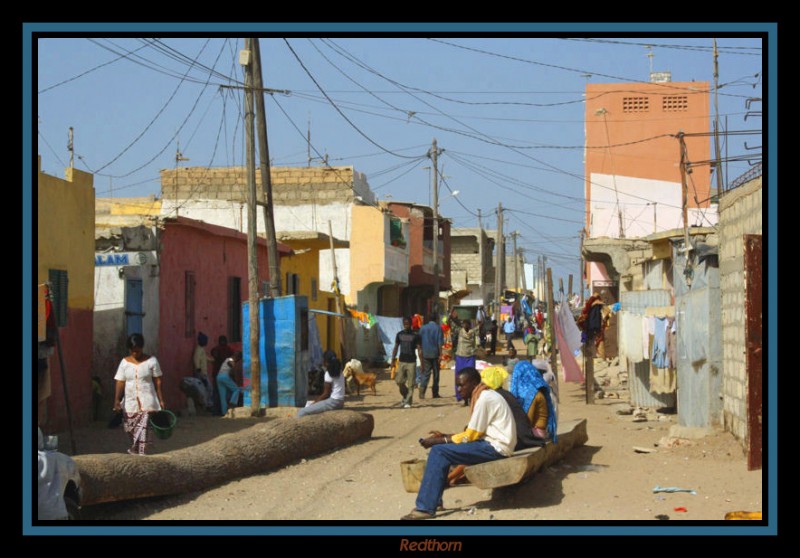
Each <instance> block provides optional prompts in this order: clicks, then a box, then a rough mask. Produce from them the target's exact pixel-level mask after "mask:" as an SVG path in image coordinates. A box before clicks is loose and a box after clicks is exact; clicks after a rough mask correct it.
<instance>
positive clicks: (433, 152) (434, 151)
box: [428, 138, 444, 314]
mask: <svg viewBox="0 0 800 558" xmlns="http://www.w3.org/2000/svg"><path fill="white" fill-rule="evenodd" d="M443 152H444V149H438V148H437V147H436V138H433V145H432V146H431V149H430V151H428V157H430V159H431V163H432V165H433V173H431V174H432V176H433V178H432V181H431V188H432V189H433V234H432V237H433V305H432V308H433V311H434V312H435V313H436V314H438V313H439V181H438V176H439V169H438V168H437V166H436V165H437V162H438V157H439V155H441V154H442V153H443Z"/></svg>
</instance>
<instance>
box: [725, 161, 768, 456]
mask: <svg viewBox="0 0 800 558" xmlns="http://www.w3.org/2000/svg"><path fill="white" fill-rule="evenodd" d="M761 211H762V205H761V178H760V177H759V178H757V179H755V180H753V181H751V182H748V183H747V184H745V185H744V186H740V187H739V188H736V189H735V190H732V191H731V192H729V193H727V194H724V195H723V196H722V198H721V199H720V204H719V216H720V217H719V231H720V232H719V239H720V241H719V275H720V293H721V298H722V301H721V304H722V364H723V380H722V394H723V424H724V426H725V429H726V430H729V431H730V432H732V433H733V435H734V436H735V437H736V438H738V439H739V440H741V441H742V442H744V440H746V438H747V370H746V368H745V329H744V327H745V326H744V324H745V307H744V303H745V286H744V259H743V251H744V239H743V238H742V237H743V235H745V234H761Z"/></svg>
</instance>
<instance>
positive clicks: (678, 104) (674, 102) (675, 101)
mask: <svg viewBox="0 0 800 558" xmlns="http://www.w3.org/2000/svg"><path fill="white" fill-rule="evenodd" d="M661 109H662V110H663V111H664V112H686V111H687V110H689V97H687V96H686V95H665V96H664V98H663V100H662V101H661Z"/></svg>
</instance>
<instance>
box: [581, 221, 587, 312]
mask: <svg viewBox="0 0 800 558" xmlns="http://www.w3.org/2000/svg"><path fill="white" fill-rule="evenodd" d="M580 232H581V258H580V259H581V269H580V278H581V298H580V300H581V306H583V272H584V271H585V267H586V263H585V262H584V261H583V234H584V229H581V231H580Z"/></svg>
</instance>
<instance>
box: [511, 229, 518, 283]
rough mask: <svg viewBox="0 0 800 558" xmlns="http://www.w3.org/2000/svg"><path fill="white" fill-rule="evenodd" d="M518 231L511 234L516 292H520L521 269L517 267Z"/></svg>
mask: <svg viewBox="0 0 800 558" xmlns="http://www.w3.org/2000/svg"><path fill="white" fill-rule="evenodd" d="M518 236H519V232H518V231H514V232H513V233H511V238H512V242H513V244H514V252H513V253H514V291H515V292H519V268H518V267H517V259H518V258H517V237H518Z"/></svg>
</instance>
